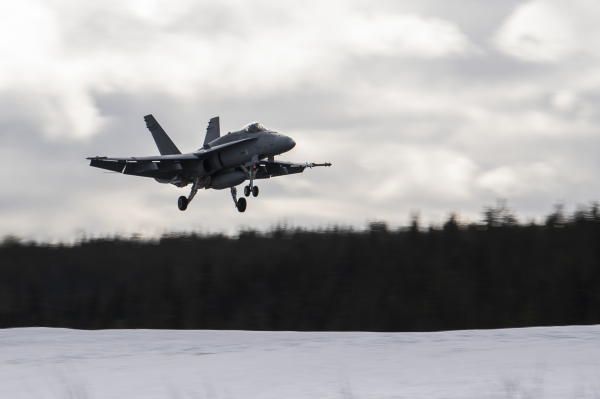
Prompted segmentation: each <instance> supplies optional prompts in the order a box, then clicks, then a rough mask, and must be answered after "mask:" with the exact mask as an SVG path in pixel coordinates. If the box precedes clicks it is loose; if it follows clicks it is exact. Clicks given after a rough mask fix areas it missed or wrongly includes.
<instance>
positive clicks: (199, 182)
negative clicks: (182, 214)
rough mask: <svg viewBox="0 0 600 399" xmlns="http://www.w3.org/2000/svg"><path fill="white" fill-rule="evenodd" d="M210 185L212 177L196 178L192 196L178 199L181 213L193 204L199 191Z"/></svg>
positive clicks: (191, 192)
mask: <svg viewBox="0 0 600 399" xmlns="http://www.w3.org/2000/svg"><path fill="white" fill-rule="evenodd" d="M209 184H210V176H202V177H196V178H195V179H194V184H192V190H191V191H190V195H189V196H188V197H187V198H186V197H184V196H183V195H182V196H181V197H179V199H177V207H178V208H179V210H180V211H185V210H186V209H187V207H188V204H189V203H190V202H192V200H193V199H194V197H195V196H196V193H197V192H198V189H200V188H204V187H208V185H209Z"/></svg>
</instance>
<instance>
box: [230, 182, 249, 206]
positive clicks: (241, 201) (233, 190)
mask: <svg viewBox="0 0 600 399" xmlns="http://www.w3.org/2000/svg"><path fill="white" fill-rule="evenodd" d="M244 191H245V189H244ZM231 197H232V198H233V203H234V204H235V207H236V208H237V210H238V212H244V211H245V210H246V206H248V203H247V202H246V198H243V197H242V198H240V199H237V188H235V187H231Z"/></svg>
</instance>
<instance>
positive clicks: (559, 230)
mask: <svg viewBox="0 0 600 399" xmlns="http://www.w3.org/2000/svg"><path fill="white" fill-rule="evenodd" d="M599 244H600V211H599V209H598V207H597V206H591V207H588V208H585V209H581V210H579V211H577V212H575V213H574V214H572V215H565V214H563V212H562V211H561V210H560V209H557V210H556V212H554V213H553V214H551V215H550V216H548V217H547V219H546V221H545V223H544V224H534V223H518V222H517V220H516V218H515V217H514V216H513V215H512V214H511V213H510V212H508V211H507V209H506V208H505V207H503V206H499V207H497V208H489V209H487V210H486V211H485V213H484V222H482V223H478V224H469V225H460V224H459V223H457V221H456V218H455V217H454V216H452V217H450V218H449V220H448V221H447V222H446V223H445V224H444V225H443V226H440V227H439V228H433V227H430V228H420V227H419V226H418V222H417V220H415V221H414V222H413V225H412V226H410V227H406V228H402V229H398V230H391V229H389V228H388V227H387V226H386V225H385V224H384V223H372V224H371V225H370V228H369V229H367V230H365V231H352V230H348V229H342V228H331V229H328V230H319V231H307V230H302V229H291V228H283V227H281V228H275V229H273V230H272V231H271V232H269V233H266V234H261V233H258V232H255V231H243V232H241V233H240V234H239V237H235V238H231V237H226V236H222V235H196V234H187V235H169V236H164V237H162V238H161V239H160V240H156V241H143V240H139V239H135V238H130V239H123V238H111V239H108V238H105V239H95V240H83V241H81V242H79V243H77V244H76V245H59V246H50V245H41V244H33V243H22V242H19V241H17V240H14V239H12V240H11V239H6V240H5V241H4V243H3V245H2V246H0V327H3V328H5V327H24V326H48V327H71V328H80V329H102V328H169V329H244V330H301V331H305V330H318V331H331V330H337V331H348V330H351V331H356V330H359V331H432V330H449V329H473V328H503V327H524V326H546V325H569V324H599V323H600V245H599Z"/></svg>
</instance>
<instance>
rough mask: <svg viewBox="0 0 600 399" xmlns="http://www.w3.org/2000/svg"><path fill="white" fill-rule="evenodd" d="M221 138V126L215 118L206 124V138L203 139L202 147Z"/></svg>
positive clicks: (217, 118)
mask: <svg viewBox="0 0 600 399" xmlns="http://www.w3.org/2000/svg"><path fill="white" fill-rule="evenodd" d="M219 137H221V124H220V122H219V117H218V116H215V117H214V118H212V119H211V120H210V121H209V122H208V127H207V128H206V136H205V137H204V146H205V147H206V145H207V144H208V143H210V142H211V141H214V140H216V139H218V138H219Z"/></svg>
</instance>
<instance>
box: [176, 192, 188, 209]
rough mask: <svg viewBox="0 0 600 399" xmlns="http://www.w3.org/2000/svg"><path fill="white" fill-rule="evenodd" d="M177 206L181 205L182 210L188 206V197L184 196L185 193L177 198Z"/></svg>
mask: <svg viewBox="0 0 600 399" xmlns="http://www.w3.org/2000/svg"><path fill="white" fill-rule="evenodd" d="M177 206H178V207H179V210H180V211H185V210H186V209H187V206H188V200H187V198H186V197H184V196H183V195H182V196H181V197H179V199H178V200H177Z"/></svg>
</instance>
